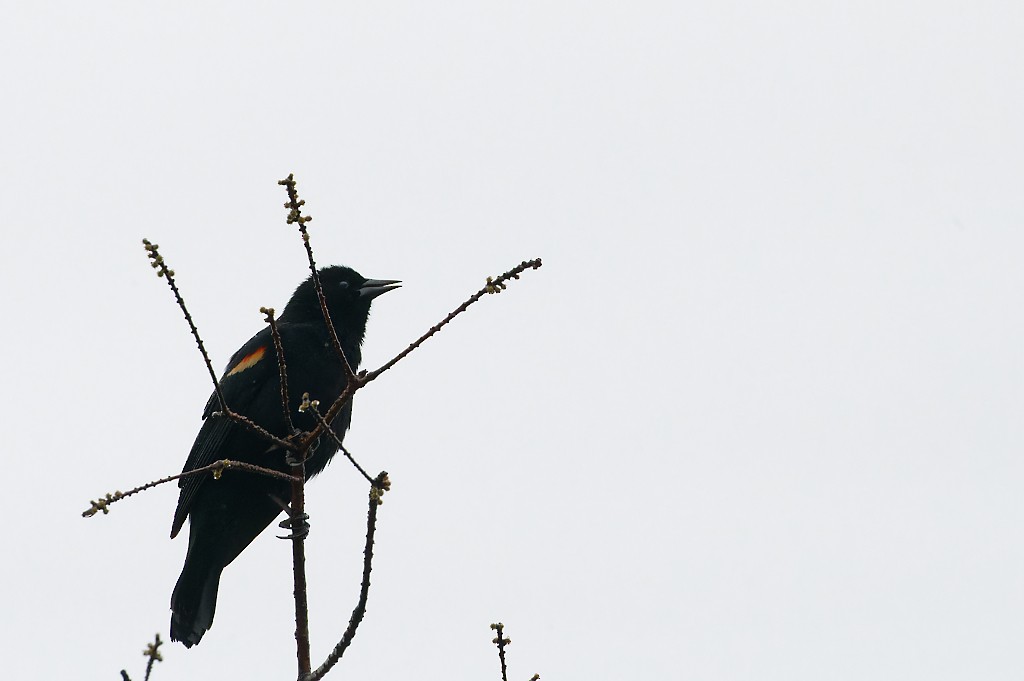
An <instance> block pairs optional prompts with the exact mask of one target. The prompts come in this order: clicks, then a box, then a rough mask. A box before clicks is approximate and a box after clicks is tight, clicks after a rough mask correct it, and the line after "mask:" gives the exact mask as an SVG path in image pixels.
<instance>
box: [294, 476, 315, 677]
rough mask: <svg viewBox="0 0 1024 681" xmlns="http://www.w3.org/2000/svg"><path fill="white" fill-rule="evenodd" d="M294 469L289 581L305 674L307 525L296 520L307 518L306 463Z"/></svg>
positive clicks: (299, 656)
mask: <svg viewBox="0 0 1024 681" xmlns="http://www.w3.org/2000/svg"><path fill="white" fill-rule="evenodd" d="M292 470H295V471H296V472H297V475H296V476H295V479H294V480H293V481H292V508H291V512H290V513H291V520H292V523H291V525H292V536H291V539H292V581H293V583H294V586H295V588H294V591H293V595H294V596H295V657H296V660H297V661H298V665H299V675H298V678H300V679H301V678H304V677H306V676H307V675H308V674H309V670H310V667H311V665H312V662H311V661H310V654H309V596H308V595H307V585H306V549H305V546H306V545H305V540H306V534H308V529H306V528H303V529H302V530H301V531H300V530H299V529H298V528H296V527H295V525H294V523H295V522H300V521H301V522H303V523H304V522H305V519H306V517H307V516H306V490H305V487H306V464H305V461H299V462H298V463H297V464H295V466H294V467H293V468H292Z"/></svg>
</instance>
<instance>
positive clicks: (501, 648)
mask: <svg viewBox="0 0 1024 681" xmlns="http://www.w3.org/2000/svg"><path fill="white" fill-rule="evenodd" d="M491 629H493V630H495V631H496V632H497V633H498V635H497V636H496V637H495V638H494V639H493V640H492V641H491V643H494V644H496V645H497V646H498V659H499V660H501V681H508V667H506V666H505V646H507V645H508V644H509V643H512V639H509V638H505V637H504V636H502V633H503V632H504V631H505V625H504V624H502V623H501V622H498V623H497V624H492V625H491Z"/></svg>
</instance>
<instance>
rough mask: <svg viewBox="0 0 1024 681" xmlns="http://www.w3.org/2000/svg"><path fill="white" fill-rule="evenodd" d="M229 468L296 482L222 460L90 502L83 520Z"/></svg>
mask: <svg viewBox="0 0 1024 681" xmlns="http://www.w3.org/2000/svg"><path fill="white" fill-rule="evenodd" d="M229 468H231V469H238V470H241V471H246V472H248V473H255V474H257V475H266V476H267V477H271V478H277V479H279V480H287V481H288V482H293V481H294V480H295V477H294V476H291V475H288V474H287V473H282V472H281V471H275V470H274V469H272V468H263V467H262V466H254V465H253V464H251V463H245V462H244V461H233V460H231V459H221V460H220V461H214V462H213V463H211V464H210V465H209V466H203V467H202V468H195V469H193V470H190V471H186V472H184V473H178V474H177V475H171V476H168V477H166V478H160V479H159V480H154V481H153V482H147V483H146V484H145V485H142V486H140V487H136V488H134V489H130V490H128V491H127V492H121V491H117V492H114V493H113V494H110V493H109V492H108V493H107V494H106V495H105V496H104V497H103V498H102V499H97V500H96V501H90V502H89V503H90V504H91V506H90V508H87V509H86V510H84V511H82V517H83V518H89V517H92V516H94V515H96V514H97V513H99V512H102V513H103V514H104V515H106V514H107V513H110V509H109V508H108V507H109V506H110V505H111V504H112V503H114V502H115V501H120V500H121V499H125V498H127V497H130V496H132V495H133V494H138V493H139V492H144V491H146V490H147V489H150V488H151V487H156V486H157V485H162V484H164V483H165V482H172V481H174V480H177V479H179V478H188V477H191V476H193V475H201V474H203V473H210V472H212V473H213V477H214V478H219V477H220V475H221V473H222V472H224V471H226V470H228V469H229Z"/></svg>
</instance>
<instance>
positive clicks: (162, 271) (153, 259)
mask: <svg viewBox="0 0 1024 681" xmlns="http://www.w3.org/2000/svg"><path fill="white" fill-rule="evenodd" d="M142 244H143V247H144V248H145V249H146V254H147V255H148V257H149V259H150V263H149V264H150V265H151V266H153V267H154V268H155V269H156V274H157V276H158V277H164V278H165V279H167V284H168V285H169V286H170V287H171V291H172V292H173V293H174V299H175V300H176V301H177V303H178V307H179V308H181V312H182V314H184V315H185V321H186V322H188V328H189V329H190V330H191V331H192V337H193V338H195V339H196V345H197V346H199V352H200V354H201V355H202V356H203V362H204V363H205V364H206V371H207V372H208V373H209V374H210V380H211V381H213V390H214V392H215V393H217V403H218V404H219V405H220V411H221V413H222V414H223V415H224V416H226V417H227V418H229V419H231V420H232V421H235V422H237V423H240V424H242V425H243V426H245V427H247V428H249V429H251V430H253V431H255V432H256V433H257V434H259V435H260V436H261V437H263V438H264V439H266V440H270V441H271V442H273V443H274V444H276V445H277V446H278V447H284V448H285V449H287V450H290V451H294V450H295V444H294V443H292V442H288V441H287V440H282V439H281V438H279V437H277V436H276V435H274V434H272V433H270V432H269V431H267V430H266V429H265V428H263V427H262V426H259V425H257V424H256V423H255V422H253V421H252V420H250V419H249V418H247V417H245V416H242V415H241V414H239V413H236V412H234V411H231V408H230V407H228V405H227V402H225V401H224V391H223V390H222V389H221V387H220V381H218V380H217V373H216V372H215V371H214V370H213V363H212V362H211V361H210V354H209V353H208V352H206V346H205V345H203V339H202V338H201V337H200V336H199V329H197V328H196V325H195V322H193V321H192V315H191V313H189V311H188V307H187V306H186V305H185V299H184V298H182V297H181V292H180V291H179V290H178V285H177V284H176V283H175V281H174V270H172V269H170V268H169V267H167V263H166V262H165V261H164V258H163V256H162V255H160V251H159V250H158V249H159V248H160V247H159V246H158V245H157V244H154V243H152V242H151V241H150V240H149V239H143V240H142Z"/></svg>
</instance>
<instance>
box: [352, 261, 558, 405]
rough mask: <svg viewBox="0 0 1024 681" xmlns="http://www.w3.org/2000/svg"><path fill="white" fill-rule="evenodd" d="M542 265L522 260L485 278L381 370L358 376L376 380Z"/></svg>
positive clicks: (367, 379)
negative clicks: (483, 283)
mask: <svg viewBox="0 0 1024 681" xmlns="http://www.w3.org/2000/svg"><path fill="white" fill-rule="evenodd" d="M542 264H543V263H542V262H541V260H540V258H536V259H534V260H529V261H526V260H524V261H523V262H521V263H519V264H518V265H516V266H515V267H513V268H512V269H510V270H509V271H508V272H505V273H504V274H502V275H501V276H499V277H496V278H492V277H487V285H486V286H484V287H483V288H482V289H480V290H479V291H477V292H476V293H474V294H473V295H472V296H470V297H469V299H468V300H466V302H464V303H463V304H462V305H459V306H458V307H457V308H455V310H453V311H452V312H451V313H450V314H449V315H448V316H447V317H445V318H444V319H442V320H441V321H439V322H438V323H437V324H435V325H434V326H432V327H430V330H428V331H427V332H426V333H425V334H423V335H422V336H420V337H419V338H418V339H417V340H416V341H415V342H414V343H413V344H412V345H410V346H409V347H407V348H406V349H405V350H403V351H402V352H400V353H398V355H396V356H395V357H394V358H393V359H392V360H391V361H389V362H388V363H387V364H385V365H384V366H382V367H381V368H379V369H376V370H374V371H371V372H369V373H362V374H361V375H360V376H361V378H362V379H363V383H369V382H370V381H372V380H374V379H375V378H377V377H378V376H380V375H381V374H383V373H384V372H385V371H387V370H388V369H390V368H391V367H393V366H395V365H396V364H398V362H400V361H401V360H402V359H404V358H405V357H406V356H407V355H408V354H409V353H411V352H412V351H413V350H415V349H416V348H418V347H419V346H421V345H423V343H424V341H426V340H427V339H428V338H430V337H431V336H433V335H434V334H435V333H437V332H438V331H440V330H441V328H442V327H443V326H444V325H445V324H447V323H448V322H450V321H452V320H453V319H455V318H456V317H458V316H459V315H460V314H462V313H463V312H465V311H466V310H467V309H469V306H470V305H472V304H473V303H475V302H476V301H478V300H480V299H481V298H483V297H484V295H486V294H488V293H501V292H502V291H504V290H505V288H506V286H507V282H508V281H509V280H510V279H518V278H519V275H520V274H522V273H523V272H525V271H526V270H528V269H534V270H535V269H538V268H539V267H540V266H541V265H542ZM360 387H362V386H360Z"/></svg>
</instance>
